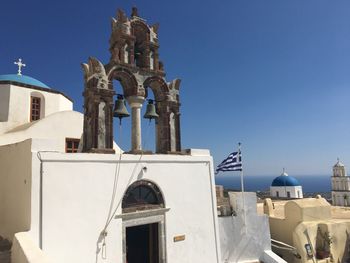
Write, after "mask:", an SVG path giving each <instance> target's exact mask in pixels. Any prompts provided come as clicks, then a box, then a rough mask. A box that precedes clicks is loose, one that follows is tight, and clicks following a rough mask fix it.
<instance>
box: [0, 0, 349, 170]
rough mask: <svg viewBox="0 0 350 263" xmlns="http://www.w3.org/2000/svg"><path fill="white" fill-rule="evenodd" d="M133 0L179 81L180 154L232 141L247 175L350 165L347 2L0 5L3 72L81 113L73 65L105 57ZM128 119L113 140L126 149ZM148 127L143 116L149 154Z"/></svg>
mask: <svg viewBox="0 0 350 263" xmlns="http://www.w3.org/2000/svg"><path fill="white" fill-rule="evenodd" d="M133 5H136V6H137V7H138V9H139V14H140V16H142V17H143V18H145V19H146V20H147V21H148V22H149V23H150V24H153V23H155V22H159V23H160V29H159V41H160V57H161V60H162V61H163V62H164V64H165V70H166V72H167V80H172V79H174V78H177V77H178V78H181V79H182V83H181V93H180V95H181V97H180V99H181V102H182V106H181V113H182V115H181V118H182V119H181V129H182V146H183V148H208V149H210V150H211V153H212V155H213V157H214V162H215V163H216V164H217V163H219V162H220V161H221V160H222V159H223V158H225V157H226V155H227V154H228V153H229V152H231V151H232V150H234V148H235V146H236V144H237V142H239V141H240V142H242V144H243V158H244V159H243V161H244V166H245V172H246V174H250V175H259V174H262V175H274V174H276V175H277V174H279V173H280V172H281V171H282V168H283V167H286V168H287V171H288V172H289V174H291V175H308V174H309V175H318V174H330V173H331V166H332V165H333V164H334V163H335V162H336V158H337V157H340V158H341V160H342V161H343V162H344V163H345V164H347V165H349V164H350V143H349V136H350V118H349V113H350V106H349V105H350V104H349V98H350V89H349V86H350V74H349V73H350V72H349V71H350V17H349V13H350V1H348V0H337V1H329V0H327V1H325V0H308V1H305V0H285V1H281V0H249V1H247V0H222V1H191V0H187V1H183V0H178V1H161V0H158V1H156V0H149V1H140V0H135V1H126V0H125V1H111V0H104V1H91V0H84V1H81V0H76V1H67V0H61V1H39V0H31V1H24V0H17V1H8V0H3V1H2V3H1V9H2V10H3V12H2V14H1V16H0V34H1V41H0V74H8V73H16V67H15V66H14V65H13V61H14V60H16V59H17V58H19V57H22V58H23V60H24V62H25V63H26V64H27V67H26V68H25V69H24V71H23V73H24V74H26V75H29V76H32V77H35V78H37V79H39V80H41V81H43V82H44V83H46V84H47V85H49V86H50V87H52V88H54V89H58V90H61V91H63V92H64V93H66V94H67V95H69V96H70V97H72V98H73V100H74V101H75V110H78V111H82V95H81V94H82V91H83V73H82V70H81V68H80V63H81V62H86V61H87V59H88V57H89V56H95V57H97V58H99V59H100V60H101V61H103V62H105V63H107V62H108V60H109V52H108V48H109V47H108V39H109V35H110V18H111V17H112V16H114V15H115V13H116V9H117V8H118V7H120V8H122V9H124V10H125V11H126V12H127V14H130V10H131V7H132V6H133ZM129 124H130V120H126V121H125V122H124V124H123V127H122V136H121V137H116V141H117V142H118V143H119V144H121V145H122V146H123V148H125V149H128V148H129V145H130V142H129V136H130V125H129ZM116 129H117V127H116ZM148 130H149V131H148ZM153 132H154V131H153V126H152V124H151V126H149V127H148V124H147V122H146V121H145V122H144V123H143V137H144V138H143V139H144V141H146V148H150V149H152V148H153V137H154V135H153Z"/></svg>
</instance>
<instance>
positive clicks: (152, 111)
mask: <svg viewBox="0 0 350 263" xmlns="http://www.w3.org/2000/svg"><path fill="white" fill-rule="evenodd" d="M143 117H144V118H145V119H149V121H151V120H152V119H157V118H158V117H159V115H158V114H157V112H156V106H155V105H154V103H153V100H148V104H147V108H146V113H145V115H143Z"/></svg>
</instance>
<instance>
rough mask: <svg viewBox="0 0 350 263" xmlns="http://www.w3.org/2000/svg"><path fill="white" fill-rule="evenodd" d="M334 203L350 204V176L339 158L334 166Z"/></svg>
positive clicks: (339, 204)
mask: <svg viewBox="0 0 350 263" xmlns="http://www.w3.org/2000/svg"><path fill="white" fill-rule="evenodd" d="M331 179H332V204H333V205H335V206H350V177H349V176H348V175H347V173H346V169H345V165H344V164H342V163H341V162H340V161H339V159H338V161H337V163H336V164H335V165H334V166H333V176H332V177H331Z"/></svg>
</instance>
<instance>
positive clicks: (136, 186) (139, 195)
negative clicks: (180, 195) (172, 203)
mask: <svg viewBox="0 0 350 263" xmlns="http://www.w3.org/2000/svg"><path fill="white" fill-rule="evenodd" d="M163 207H164V199H163V196H162V193H161V192H160V190H159V188H158V186H156V185H155V184H153V183H151V182H149V181H146V180H140V181H136V182H135V183H133V184H132V185H130V186H129V188H128V190H127V191H126V193H125V195H124V197H123V202H122V209H123V213H129V212H135V211H138V210H148V209H156V208H163Z"/></svg>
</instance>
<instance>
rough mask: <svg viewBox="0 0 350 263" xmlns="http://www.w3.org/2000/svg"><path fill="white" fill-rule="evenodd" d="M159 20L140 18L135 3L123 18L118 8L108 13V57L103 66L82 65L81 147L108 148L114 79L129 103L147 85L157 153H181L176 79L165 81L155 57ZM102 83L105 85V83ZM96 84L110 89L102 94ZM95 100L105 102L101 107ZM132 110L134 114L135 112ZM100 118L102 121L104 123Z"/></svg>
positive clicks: (135, 142)
mask: <svg viewBox="0 0 350 263" xmlns="http://www.w3.org/2000/svg"><path fill="white" fill-rule="evenodd" d="M158 28H159V24H154V25H152V26H150V25H148V24H147V23H146V21H145V20H144V19H142V18H140V16H139V14H138V10H137V8H135V7H134V8H133V9H132V15H131V17H130V18H128V17H127V16H126V15H125V13H124V12H123V11H122V10H118V11H117V15H116V18H112V33H111V36H110V40H109V43H110V48H109V51H110V53H111V57H110V61H109V63H108V64H106V65H104V66H103V65H102V63H101V62H99V61H98V60H97V59H91V58H90V59H89V64H83V68H84V72H85V91H84V97H85V105H84V108H85V120H84V147H83V151H84V152H89V151H91V149H92V148H96V149H109V148H112V142H113V125H112V122H113V117H112V116H113V112H112V107H113V95H115V93H114V91H113V80H118V81H119V82H120V84H121V86H122V89H123V95H124V97H125V98H126V99H127V100H128V101H129V102H130V101H131V98H133V97H142V98H143V100H145V99H146V98H147V97H148V90H149V89H150V90H151V91H152V92H153V94H154V99H155V101H156V107H157V114H158V115H159V118H158V120H157V121H156V152H157V153H164V154H166V153H169V152H171V153H176V152H181V140H180V113H179V108H180V101H179V87H180V80H179V79H175V80H173V81H171V82H169V83H168V82H166V80H165V78H164V77H165V72H164V65H163V63H162V62H161V61H160V60H159V52H158V49H159V44H158ZM106 86H107V87H106ZM101 89H104V90H105V91H109V93H106V92H104V93H102V92H101ZM100 103H105V104H104V107H103V109H104V110H102V106H101V104H100ZM130 106H131V108H132V120H133V126H132V129H133V130H132V138H131V141H132V148H131V152H137V151H140V150H142V149H141V129H139V127H140V126H139V120H140V118H141V116H140V112H141V111H140V109H139V110H136V108H137V107H136V108H135V107H133V106H132V104H130ZM136 115H137V116H136ZM104 122H105V123H104Z"/></svg>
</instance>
